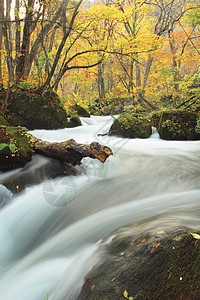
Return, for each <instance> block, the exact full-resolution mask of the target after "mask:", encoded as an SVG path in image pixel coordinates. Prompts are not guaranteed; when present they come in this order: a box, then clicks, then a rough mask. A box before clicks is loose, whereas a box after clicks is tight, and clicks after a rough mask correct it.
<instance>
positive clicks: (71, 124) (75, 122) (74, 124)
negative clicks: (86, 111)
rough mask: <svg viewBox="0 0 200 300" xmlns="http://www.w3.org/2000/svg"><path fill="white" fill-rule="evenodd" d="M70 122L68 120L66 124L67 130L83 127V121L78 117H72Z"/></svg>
mask: <svg viewBox="0 0 200 300" xmlns="http://www.w3.org/2000/svg"><path fill="white" fill-rule="evenodd" d="M69 119H70V120H68V121H67V122H66V127H67V128H73V127H77V126H81V125H82V124H81V119H80V118H79V116H78V115H71V116H70V118H69Z"/></svg>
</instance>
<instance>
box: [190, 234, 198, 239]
mask: <svg viewBox="0 0 200 300" xmlns="http://www.w3.org/2000/svg"><path fill="white" fill-rule="evenodd" d="M190 234H191V235H192V236H193V238H195V239H196V240H200V235H199V234H197V233H192V232H190Z"/></svg>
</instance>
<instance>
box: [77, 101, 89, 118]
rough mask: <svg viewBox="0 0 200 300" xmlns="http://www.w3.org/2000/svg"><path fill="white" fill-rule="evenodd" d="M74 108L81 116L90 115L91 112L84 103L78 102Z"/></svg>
mask: <svg viewBox="0 0 200 300" xmlns="http://www.w3.org/2000/svg"><path fill="white" fill-rule="evenodd" d="M74 110H75V111H76V112H77V114H78V115H79V116H80V117H88V118H89V117H90V113H89V111H88V109H87V108H86V107H83V106H82V105H78V104H76V105H75V107H74Z"/></svg>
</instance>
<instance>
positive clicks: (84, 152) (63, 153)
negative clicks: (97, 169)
mask: <svg viewBox="0 0 200 300" xmlns="http://www.w3.org/2000/svg"><path fill="white" fill-rule="evenodd" d="M32 140H33V143H34V150H35V152H36V153H39V154H42V155H44V156H48V157H51V158H55V159H58V160H60V161H62V162H66V163H68V164H71V165H73V166H75V165H80V164H81V160H82V158H83V157H90V158H97V159H98V160H100V161H101V162H103V163H104V162H105V161H106V159H107V158H108V157H109V156H110V155H113V153H112V150H111V149H110V148H109V147H106V146H102V145H100V144H99V143H97V142H93V143H91V144H90V145H85V144H78V143H76V141H75V140H73V139H70V140H67V141H65V142H60V143H51V142H46V141H43V140H40V139H37V138H35V137H34V136H32Z"/></svg>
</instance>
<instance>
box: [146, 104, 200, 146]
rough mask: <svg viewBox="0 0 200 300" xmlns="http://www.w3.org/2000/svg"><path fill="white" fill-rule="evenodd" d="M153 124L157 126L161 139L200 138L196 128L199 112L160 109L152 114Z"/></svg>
mask: <svg viewBox="0 0 200 300" xmlns="http://www.w3.org/2000/svg"><path fill="white" fill-rule="evenodd" d="M151 124H152V126H154V127H156V128H157V130H158V133H159V135H160V137H161V139H165V140H199V139H200V134H199V133H198V132H197V130H196V126H197V114H195V113H193V112H190V111H184V110H167V111H158V112H155V113H153V114H152V117H151Z"/></svg>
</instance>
